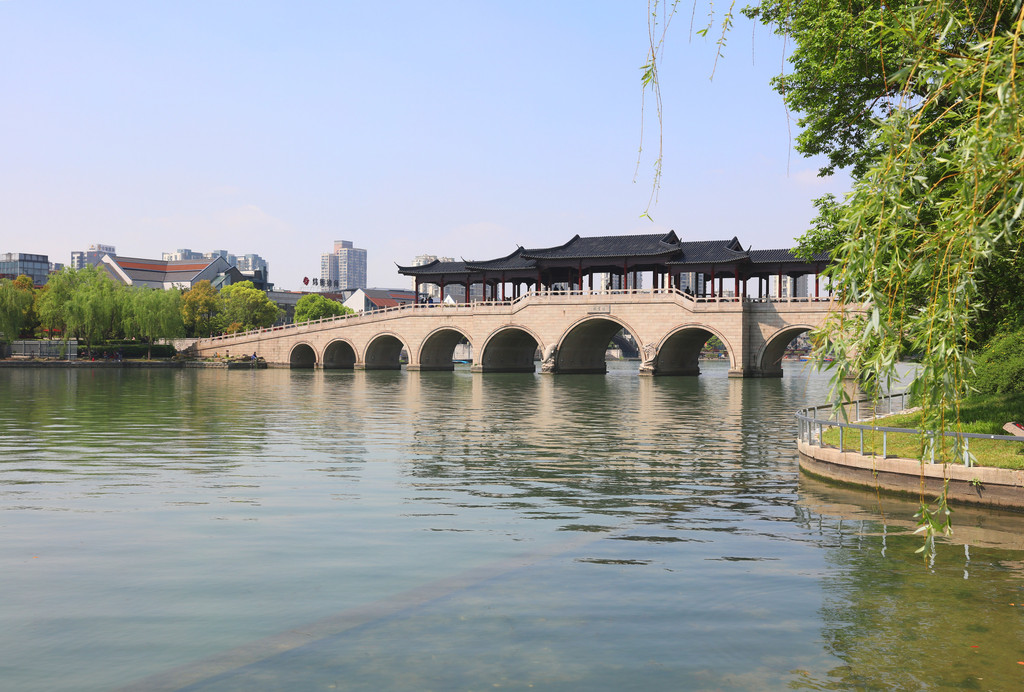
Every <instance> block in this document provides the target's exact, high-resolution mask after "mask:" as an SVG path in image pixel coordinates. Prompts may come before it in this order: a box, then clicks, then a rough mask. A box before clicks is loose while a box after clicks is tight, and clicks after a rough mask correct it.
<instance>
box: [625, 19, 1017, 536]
mask: <svg viewBox="0 0 1024 692" xmlns="http://www.w3.org/2000/svg"><path fill="white" fill-rule="evenodd" d="M674 7H675V5H672V8H673V11H674ZM744 13H745V14H747V15H748V16H750V17H753V18H756V19H758V20H759V21H761V22H763V23H764V24H766V25H768V26H769V27H771V28H772V29H773V30H774V31H776V32H778V33H780V34H783V35H785V36H786V37H787V42H788V43H789V44H791V45H793V46H794V47H793V49H792V53H791V55H790V56H789V63H790V69H789V70H788V71H787V72H786V73H784V74H782V75H779V76H778V77H776V78H775V79H774V80H773V82H772V84H773V86H774V87H775V88H776V90H777V91H779V93H780V94H781V95H782V97H783V99H784V100H785V102H786V104H787V106H788V107H789V108H790V109H791V110H793V111H795V112H796V113H798V117H799V120H798V123H799V125H800V127H801V128H802V130H801V132H800V133H799V135H798V136H797V140H796V147H797V149H798V150H799V151H800V152H801V153H803V154H806V155H824V156H825V157H827V160H828V163H827V164H826V165H825V166H824V167H823V168H822V170H821V173H822V174H826V175H827V174H830V173H832V172H833V171H835V170H836V169H837V168H846V169H849V170H850V171H851V174H852V178H853V189H852V190H851V192H850V193H849V195H848V196H847V197H846V199H845V200H843V201H841V202H840V201H837V200H835V199H829V198H823V199H821V200H818V202H817V204H818V209H819V216H818V218H817V220H816V221H815V222H814V227H813V228H812V229H811V230H810V231H809V232H808V233H807V235H805V236H804V238H802V239H801V250H802V251H804V252H807V251H812V250H814V251H822V250H830V251H832V253H833V259H834V265H833V267H832V269H831V270H830V274H831V279H832V285H833V289H834V293H835V297H836V308H837V309H836V310H835V311H834V312H833V313H832V315H831V317H830V319H829V321H828V323H827V324H826V325H825V327H824V328H822V329H821V330H819V331H818V333H817V337H818V338H817V342H816V345H817V353H818V354H819V356H822V357H823V356H826V355H827V356H829V357H830V358H834V361H833V362H832V366H833V367H834V375H835V379H834V384H835V387H834V389H833V392H834V393H835V394H836V398H837V399H839V400H841V399H842V398H843V394H844V392H845V391H846V390H845V388H844V387H842V385H841V383H842V381H843V380H844V379H846V378H849V377H857V378H859V379H860V380H861V382H863V383H864V384H865V385H866V386H868V387H869V388H879V387H882V386H884V385H888V384H891V383H892V382H893V380H894V376H895V375H896V367H897V364H898V362H899V360H900V359H901V358H902V357H904V356H905V355H907V354H913V355H915V356H916V357H918V358H919V359H920V366H919V368H918V369H917V370H916V373H915V375H914V380H913V382H912V384H911V390H912V391H913V392H914V393H915V394H916V395H917V401H918V403H920V404H921V406H922V408H923V410H924V415H923V418H922V425H923V427H925V428H928V429H932V430H942V431H945V430H948V429H955V428H956V425H957V421H958V419H959V413H958V412H959V407H960V404H961V402H962V401H963V400H964V399H965V398H966V397H967V396H968V395H969V394H970V392H971V391H972V379H973V372H974V371H973V361H972V353H973V350H974V349H975V348H976V347H977V345H978V344H980V343H981V342H983V341H986V340H988V339H990V338H991V337H992V336H993V335H994V334H996V333H999V332H1000V331H1004V330H1009V329H1012V328H1013V327H1015V326H1019V325H1021V324H1024V278H1022V277H1024V261H1022V256H1021V242H1022V239H1024V238H1022V232H1021V231H1022V228H1021V214H1022V209H1024V136H1022V131H1021V128H1022V125H1024V122H1022V121H1024V119H1022V117H1021V114H1022V113H1024V108H1022V105H1024V104H1022V102H1021V97H1022V90H1024V69H1022V68H1024V64H1022V53H1021V49H1022V47H1024V45H1022V44H1024V40H1022V23H1024V14H1022V5H1021V2H1020V0H1014V1H1012V2H999V1H986V2H979V1H975V0H925V2H923V3H917V2H908V1H907V0H895V2H885V3H871V2H867V1H866V0H762V1H761V2H760V3H758V4H756V5H754V6H752V7H749V8H746V9H745V10H744ZM663 21H664V20H663ZM665 24H666V25H667V21H666V22H665ZM725 26H726V27H727V26H728V22H726V24H725ZM726 30H727V28H726ZM661 40H662V39H658V38H657V34H656V33H655V32H652V39H651V54H650V56H649V60H650V63H649V65H647V66H645V79H647V78H648V75H652V74H653V75H655V77H656V71H655V70H654V67H653V63H654V58H655V57H658V56H660V41H661ZM656 93H657V92H656ZM945 439H946V438H941V437H940V438H938V442H933V443H932V444H937V445H938V447H939V448H938V449H936V450H935V456H936V458H937V459H956V458H960V457H961V446H962V445H961V444H960V440H959V439H957V440H956V442H954V443H953V444H952V445H951V446H950V448H948V449H947V448H945V447H944V445H945ZM931 451H932V450H931V449H928V450H925V449H922V457H923V456H924V455H925V454H930V453H931ZM939 508H940V510H944V508H945V501H944V496H943V497H942V498H940V503H939ZM938 513H939V510H932V509H930V508H929V507H928V506H927V505H925V504H924V502H922V512H921V515H920V516H921V521H922V526H923V527H924V528H926V529H927V530H928V531H929V534H930V532H931V531H932V530H933V529H935V528H936V526H937V522H941V519H940V518H937V515H938Z"/></svg>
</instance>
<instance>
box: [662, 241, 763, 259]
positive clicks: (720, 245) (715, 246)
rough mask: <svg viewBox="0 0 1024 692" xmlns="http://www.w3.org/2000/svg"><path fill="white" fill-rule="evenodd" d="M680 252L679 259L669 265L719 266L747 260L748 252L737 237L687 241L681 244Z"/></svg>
mask: <svg viewBox="0 0 1024 692" xmlns="http://www.w3.org/2000/svg"><path fill="white" fill-rule="evenodd" d="M680 250H681V251H682V252H681V253H680V255H679V257H677V258H675V259H673V260H671V261H670V262H668V264H671V265H676V264H718V263H726V262H740V261H743V260H746V259H747V252H746V251H745V250H744V249H743V246H742V245H741V244H740V241H739V240H738V239H737V238H735V237H733V238H731V239H730V240H693V241H685V242H683V243H681V244H680Z"/></svg>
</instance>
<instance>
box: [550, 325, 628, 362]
mask: <svg viewBox="0 0 1024 692" xmlns="http://www.w3.org/2000/svg"><path fill="white" fill-rule="evenodd" d="M620 329H625V330H626V331H627V332H629V333H630V334H632V335H633V338H634V339H636V332H635V331H633V329H632V327H630V326H629V325H628V324H626V323H625V322H623V321H622V320H620V319H618V318H616V317H612V316H611V315H588V316H587V317H584V318H583V319H581V320H579V321H577V322H576V323H575V324H572V325H571V326H570V327H569V328H568V329H567V330H566V331H565V333H564V334H563V335H562V338H561V339H560V340H559V342H558V350H557V352H556V353H555V354H554V363H553V364H550V365H549V364H548V363H547V362H545V365H544V367H545V370H548V369H549V368H550V369H551V371H553V372H559V373H579V374H582V373H606V372H608V364H607V363H606V362H605V359H604V358H605V352H606V351H607V350H608V343H609V342H610V341H611V340H612V337H613V336H615V335H616V334H618V333H619V330H620ZM545 355H546V356H547V354H545ZM552 366H553V367H552Z"/></svg>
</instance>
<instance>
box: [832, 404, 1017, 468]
mask: <svg viewBox="0 0 1024 692" xmlns="http://www.w3.org/2000/svg"><path fill="white" fill-rule="evenodd" d="M859 422H860V423H861V424H863V425H875V426H878V427H886V428H907V429H910V430H915V431H917V432H913V433H893V432H890V433H886V434H885V439H884V448H885V453H886V454H887V455H888V456H897V457H903V458H905V459H920V458H922V456H923V455H926V454H928V455H929V456H930V451H929V442H930V438H929V437H928V435H927V434H926V433H924V432H922V430H923V429H924V427H923V426H924V422H923V415H922V412H921V411H920V410H915V411H911V412H908V413H897V414H894V415H891V416H885V417H883V418H877V419H873V420H863V421H859ZM1010 422H1019V423H1024V391H1018V392H1014V393H1012V394H977V395H975V396H972V397H970V398H969V399H966V400H965V401H964V402H963V403H962V404H961V406H960V425H959V427H958V430H959V432H963V433H978V434H982V435H1007V434H1008V433H1007V432H1006V431H1005V430H1004V429H1003V425H1005V424H1006V423H1010ZM822 442H824V443H825V444H827V445H831V446H833V447H838V446H839V429H838V428H831V429H827V430H825V431H824V432H823V433H822ZM954 446H955V445H954V444H952V440H948V441H947V442H946V444H944V445H943V444H941V443H940V444H936V445H935V453H936V461H946V462H949V463H953V464H959V463H963V456H962V452H960V456H954ZM843 449H844V450H846V451H860V433H859V431H857V430H849V429H848V430H846V432H845V433H844V437H843ZM882 451H883V437H882V433H881V432H878V431H874V430H865V431H864V454H866V455H869V456H870V455H881V454H882ZM957 451H958V450H957ZM968 452H969V453H970V455H971V457H973V463H974V465H977V466H994V467H998V468H1004V469H1024V438H1021V441H1020V442H1014V441H1012V440H982V439H972V440H969V444H968ZM929 461H930V458H929Z"/></svg>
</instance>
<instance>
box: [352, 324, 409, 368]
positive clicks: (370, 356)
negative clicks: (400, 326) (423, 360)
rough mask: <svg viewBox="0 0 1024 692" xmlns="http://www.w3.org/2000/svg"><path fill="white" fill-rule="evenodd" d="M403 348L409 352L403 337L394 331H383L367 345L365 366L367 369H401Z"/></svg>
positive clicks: (364, 354)
mask: <svg viewBox="0 0 1024 692" xmlns="http://www.w3.org/2000/svg"><path fill="white" fill-rule="evenodd" d="M403 348H404V349H405V350H406V352H407V353H408V352H409V348H408V346H406V344H405V342H404V341H402V339H401V337H399V336H398V335H396V334H394V333H392V332H381V333H380V334H377V335H376V336H374V337H373V339H371V340H370V343H368V344H367V345H366V351H365V352H364V353H363V367H364V368H365V369H366V370H401V369H402V359H401V357H402V349H403Z"/></svg>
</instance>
